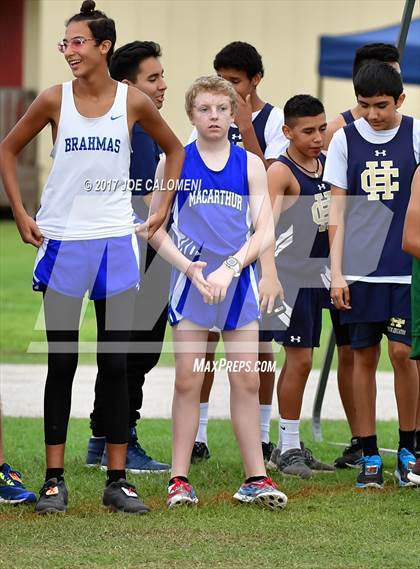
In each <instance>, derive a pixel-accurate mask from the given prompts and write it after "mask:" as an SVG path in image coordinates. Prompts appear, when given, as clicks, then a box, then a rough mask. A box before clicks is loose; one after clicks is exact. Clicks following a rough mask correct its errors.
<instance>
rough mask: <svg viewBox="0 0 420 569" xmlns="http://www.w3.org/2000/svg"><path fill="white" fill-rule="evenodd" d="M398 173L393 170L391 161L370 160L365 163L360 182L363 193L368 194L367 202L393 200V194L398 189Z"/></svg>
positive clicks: (396, 169) (396, 170)
mask: <svg viewBox="0 0 420 569" xmlns="http://www.w3.org/2000/svg"><path fill="white" fill-rule="evenodd" d="M399 175H400V172H399V170H398V168H394V164H393V161H392V160H381V162H378V161H377V160H371V161H368V162H366V169H365V170H363V172H362V174H361V176H360V181H361V185H362V189H363V191H365V192H366V193H367V194H368V200H369V201H378V200H380V199H381V198H382V199H383V200H392V199H394V193H393V192H398V190H399V189H400V184H399V182H398V181H397V179H398V178H399Z"/></svg>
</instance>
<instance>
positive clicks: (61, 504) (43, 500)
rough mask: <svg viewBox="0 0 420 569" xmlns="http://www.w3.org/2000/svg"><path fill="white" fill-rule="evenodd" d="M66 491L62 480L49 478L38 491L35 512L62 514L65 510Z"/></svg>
mask: <svg viewBox="0 0 420 569" xmlns="http://www.w3.org/2000/svg"><path fill="white" fill-rule="evenodd" d="M67 502H68V493H67V488H66V485H65V483H64V480H60V481H58V480H57V478H50V479H49V480H47V481H46V482H45V484H44V486H43V487H42V488H41V490H40V491H39V499H38V502H37V503H36V506H35V512H36V513H37V514H63V513H64V512H65V511H66V510H67Z"/></svg>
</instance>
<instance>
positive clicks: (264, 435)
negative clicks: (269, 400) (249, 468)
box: [260, 405, 271, 443]
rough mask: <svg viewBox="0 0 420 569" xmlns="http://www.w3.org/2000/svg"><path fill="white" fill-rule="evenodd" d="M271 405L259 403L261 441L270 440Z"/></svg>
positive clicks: (267, 441) (266, 441)
mask: <svg viewBox="0 0 420 569" xmlns="http://www.w3.org/2000/svg"><path fill="white" fill-rule="evenodd" d="M270 419H271V405H260V429H261V440H262V442H263V443H269V442H270Z"/></svg>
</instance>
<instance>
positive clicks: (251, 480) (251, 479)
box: [245, 476, 267, 484]
mask: <svg viewBox="0 0 420 569" xmlns="http://www.w3.org/2000/svg"><path fill="white" fill-rule="evenodd" d="M266 478H267V476H250V477H249V478H247V479H246V480H245V484H251V482H259V481H260V480H265V479H266Z"/></svg>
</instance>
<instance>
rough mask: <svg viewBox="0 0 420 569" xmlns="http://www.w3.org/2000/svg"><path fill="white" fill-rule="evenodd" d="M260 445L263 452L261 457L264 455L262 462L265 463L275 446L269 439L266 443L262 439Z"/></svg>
mask: <svg viewBox="0 0 420 569" xmlns="http://www.w3.org/2000/svg"><path fill="white" fill-rule="evenodd" d="M261 445H262V453H263V457H264V462H265V463H266V464H267V462H269V461H270V458H271V453H272V452H273V450H274V449H275V448H276V447H275V446H274V445H273V443H272V442H271V441H268V443H265V442H264V441H263V442H262V443H261Z"/></svg>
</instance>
